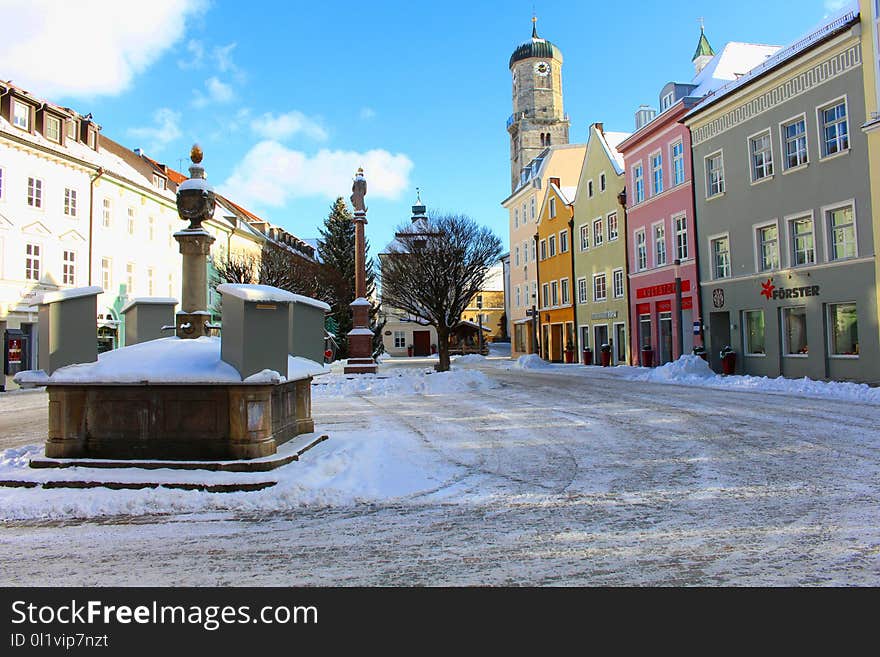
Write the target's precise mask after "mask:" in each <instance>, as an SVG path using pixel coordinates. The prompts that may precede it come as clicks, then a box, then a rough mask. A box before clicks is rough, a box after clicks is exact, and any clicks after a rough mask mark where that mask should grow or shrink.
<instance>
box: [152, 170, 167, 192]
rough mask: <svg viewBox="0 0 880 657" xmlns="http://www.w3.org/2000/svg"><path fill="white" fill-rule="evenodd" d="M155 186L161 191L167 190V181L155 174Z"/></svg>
mask: <svg viewBox="0 0 880 657" xmlns="http://www.w3.org/2000/svg"><path fill="white" fill-rule="evenodd" d="M153 184H154V185H155V186H156V187H158V188H159V189H165V179H164V178H163V177H162V176H158V175H156V174H155V173H154V174H153Z"/></svg>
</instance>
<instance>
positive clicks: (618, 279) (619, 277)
mask: <svg viewBox="0 0 880 657" xmlns="http://www.w3.org/2000/svg"><path fill="white" fill-rule="evenodd" d="M611 276H612V282H613V284H614V298H615V299H622V298H623V295H624V292H625V288H624V281H623V270H622V269H615V270H614V271H613V272H612V273H611Z"/></svg>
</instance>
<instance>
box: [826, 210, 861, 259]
mask: <svg viewBox="0 0 880 657" xmlns="http://www.w3.org/2000/svg"><path fill="white" fill-rule="evenodd" d="M825 216H826V217H827V221H828V233H829V238H830V239H829V242H830V244H831V249H830V251H831V253H830V254H829V256H830V259H831V260H842V259H843V258H854V257H855V255H856V225H855V216H854V214H853V207H852V206H851V205H847V206H844V207H842V208H835V209H833V210H829V211H827V212H826V213H825Z"/></svg>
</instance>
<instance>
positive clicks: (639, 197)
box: [633, 164, 645, 203]
mask: <svg viewBox="0 0 880 657" xmlns="http://www.w3.org/2000/svg"><path fill="white" fill-rule="evenodd" d="M644 200H645V178H644V173H643V172H642V165H641V164H637V165H635V166H634V167H633V203H641V202H642V201H644Z"/></svg>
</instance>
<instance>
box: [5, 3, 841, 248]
mask: <svg viewBox="0 0 880 657" xmlns="http://www.w3.org/2000/svg"><path fill="white" fill-rule="evenodd" d="M86 2H88V4H89V5H91V12H84V11H82V10H81V8H82V5H83V4H85V3H86ZM842 4H844V3H843V2H841V1H840V0H799V2H797V3H791V2H785V1H783V0H760V1H758V0H740V1H739V2H737V3H708V2H707V3H690V2H688V3H657V2H652V1H642V0H631V1H630V2H627V3H605V2H603V3H597V2H586V1H569V2H558V1H556V2H549V1H544V2H537V1H536V2H532V0H508V1H506V2H503V3H502V2H497V1H494V0H493V1H492V2H457V1H449V2H445V3H433V2H432V3H426V2H421V1H418V0H415V1H411V2H398V1H381V0H379V1H376V2H372V3H341V2H333V1H332V0H331V1H330V2H324V3H314V2H308V3H306V2H296V1H277V2H274V1H273V2H268V1H266V2H262V1H254V2H248V3H243V2H236V1H227V0H214V1H213V2H211V1H209V0H153V1H152V2H143V3H140V2H133V1H126V2H118V0H83V1H82V2H70V3H67V2H59V1H57V0H30V2H29V3H27V5H23V4H22V3H21V1H20V0H0V9H2V10H4V11H3V15H4V16H5V18H4V23H5V25H6V30H4V32H5V33H6V35H7V37H4V43H3V44H2V45H0V77H2V78H3V79H4V80H8V79H12V80H13V81H14V82H15V83H17V84H19V85H20V86H23V87H24V88H26V89H28V90H29V91H31V92H32V93H33V94H35V95H37V96H39V97H44V98H47V99H49V100H51V101H53V102H57V103H59V104H63V105H67V106H70V107H73V108H75V109H77V110H78V111H80V112H82V113H88V112H92V113H93V114H94V116H95V118H96V120H97V121H98V122H99V123H100V124H101V125H102V126H103V131H104V133H105V134H107V135H108V136H110V137H112V138H113V139H115V140H116V141H119V142H121V143H123V144H124V145H126V146H128V147H131V148H135V147H142V148H144V150H145V152H146V153H147V154H148V155H150V156H151V157H154V158H155V159H157V160H159V161H162V162H165V163H167V164H169V165H170V166H173V167H175V168H181V165H180V162H181V159H182V158H186V157H187V154H188V152H189V148H190V145H191V144H192V143H193V142H195V141H198V142H199V143H200V144H201V145H202V147H203V149H204V151H205V162H204V164H205V165H206V168H207V170H208V175H209V180H210V181H211V182H212V183H213V184H214V186H215V187H217V188H218V189H219V190H221V191H226V192H228V193H229V194H230V196H231V197H232V198H233V199H234V200H236V201H239V202H241V203H243V204H244V205H246V206H247V207H249V208H250V209H252V210H253V211H255V212H257V213H258V214H261V215H262V216H264V217H265V218H266V219H268V220H269V221H271V222H272V223H275V224H279V225H281V226H283V227H285V228H287V229H288V230H290V231H291V232H293V233H294V234H296V235H298V236H300V237H303V238H310V237H314V236H316V235H317V230H318V227H319V226H320V225H321V223H322V221H323V219H324V217H325V216H326V215H327V211H328V209H329V206H330V204H331V202H332V201H333V199H334V198H335V197H336V196H340V195H341V196H345V197H346V198H347V197H348V195H349V193H350V188H351V176H352V175H353V174H354V171H355V170H356V168H357V167H358V166H364V168H365V171H366V176H367V180H368V185H369V190H368V195H367V205H368V207H369V214H368V219H369V225H368V226H367V236H368V238H369V240H370V242H371V244H372V253H376V252H377V251H378V248H381V247H382V246H384V245H385V244H386V243H387V242H388V241H390V240H391V238H392V237H393V232H394V228H395V227H396V226H397V225H399V224H400V223H401V222H403V221H406V220H407V219H408V217H409V214H410V209H409V207H410V205H412V201H413V199H414V197H415V188H416V187H421V189H422V190H423V191H422V199H423V200H424V201H425V203H426V204H427V205H428V207H429V209H435V210H445V211H455V212H463V213H466V214H469V215H470V216H472V217H473V218H475V219H476V220H477V221H479V222H481V223H485V224H487V225H489V226H491V227H492V228H493V229H494V230H495V232H496V233H497V234H498V235H499V237H501V238H502V240H503V241H504V243H505V244H506V243H507V218H506V214H505V212H504V210H503V209H502V208H501V206H500V201H501V200H502V199H503V198H504V197H505V196H507V195H508V193H509V191H510V183H509V180H510V179H509V175H510V165H509V159H508V153H509V146H508V136H507V132H506V130H505V122H506V119H507V117H508V116H509V115H510V113H511V100H510V74H509V71H508V69H507V63H508V58H509V56H510V53H511V52H512V51H513V50H514V49H515V48H516V46H517V45H519V44H520V43H522V42H524V41H526V40H527V39H528V38H529V37H530V34H531V22H530V20H531V15H532V8H533V6H534V8H535V10H536V11H537V14H538V30H539V33H540V35H541V36H542V37H545V38H547V39H549V40H551V41H553V42H554V43H555V44H556V45H557V46H559V48H561V50H562V52H563V55H564V57H565V63H564V66H563V84H564V92H565V108H566V112H567V113H568V114H569V116H570V117H571V121H572V129H571V141H572V142H576V141H579V140H583V139H585V136H586V134H587V129H588V126H589V125H590V124H591V123H593V122H595V121H602V122H604V124H605V127H606V129H607V130H621V131H631V129H632V123H633V118H632V117H633V114H634V112H635V109H636V108H637V107H638V105H640V104H641V103H650V104H652V105H656V103H657V99H656V97H657V93H658V91H659V89H660V88H661V86H662V85H663V84H665V83H666V82H668V81H670V80H673V79H675V80H678V81H688V80H689V79H690V78H691V77H692V75H693V68H692V65H691V61H690V58H691V56H692V55H693V51H694V48H695V47H696V44H697V39H698V37H699V23H698V18H699V17H700V16H702V17H703V18H704V20H705V25H706V35H707V36H708V38H709V40H710V42H711V43H712V45H713V46H714V47H715V49H716V51H720V49H721V48H722V47H723V45H724V44H725V43H726V42H728V41H747V42H754V43H767V44H779V45H784V44H786V43H788V42H791V41H793V40H794V39H795V38H797V37H798V36H799V35H801V34H803V33H804V32H806V31H808V30H809V29H810V28H812V27H813V26H815V25H816V24H817V23H819V22H820V21H821V20H822V18H823V16H825V15H827V14H828V13H829V12H830V11H833V10H835V9H837V8H839V6H840V5H842ZM701 5H702V6H701ZM793 6H796V7H797V9H792V7H793ZM86 15H88V16H90V17H89V18H88V19H86V18H84V16H86ZM183 168H185V164H184V165H183ZM377 247H378V248H377Z"/></svg>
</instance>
